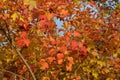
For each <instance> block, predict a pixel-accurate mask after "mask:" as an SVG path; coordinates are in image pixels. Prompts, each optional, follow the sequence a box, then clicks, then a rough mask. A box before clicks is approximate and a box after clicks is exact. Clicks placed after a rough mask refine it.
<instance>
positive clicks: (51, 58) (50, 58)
mask: <svg viewBox="0 0 120 80" xmlns="http://www.w3.org/2000/svg"><path fill="white" fill-rule="evenodd" d="M47 60H48V62H49V63H50V64H51V63H52V62H53V61H54V60H55V57H48V58H47Z"/></svg>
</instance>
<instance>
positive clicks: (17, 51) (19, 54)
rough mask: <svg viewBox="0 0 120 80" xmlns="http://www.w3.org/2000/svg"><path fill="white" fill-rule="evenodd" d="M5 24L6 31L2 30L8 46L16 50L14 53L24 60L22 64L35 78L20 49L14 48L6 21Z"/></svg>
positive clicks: (34, 79)
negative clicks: (8, 43)
mask: <svg viewBox="0 0 120 80" xmlns="http://www.w3.org/2000/svg"><path fill="white" fill-rule="evenodd" d="M5 25H6V28H7V31H8V33H7V32H6V31H5V30H4V29H3V30H4V34H5V36H6V37H7V39H8V41H9V42H10V46H11V47H12V48H13V49H14V50H15V51H16V53H17V54H18V56H19V57H20V58H21V59H22V61H23V62H24V64H25V65H26V67H27V68H28V70H29V72H30V74H31V76H32V78H33V80H36V78H35V75H34V73H33V72H32V70H31V68H30V66H29V65H28V63H27V61H26V60H25V59H24V57H23V56H22V54H21V53H20V51H19V50H18V49H17V48H16V46H15V44H14V43H13V40H12V38H11V36H10V34H9V29H8V25H7V22H6V21H5Z"/></svg>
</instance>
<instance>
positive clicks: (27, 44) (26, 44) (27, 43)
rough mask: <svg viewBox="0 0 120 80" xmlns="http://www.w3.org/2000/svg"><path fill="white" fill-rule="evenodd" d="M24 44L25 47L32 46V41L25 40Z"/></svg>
mask: <svg viewBox="0 0 120 80" xmlns="http://www.w3.org/2000/svg"><path fill="white" fill-rule="evenodd" d="M23 43H24V44H25V46H27V47H28V46H29V44H30V40H29V39H23Z"/></svg>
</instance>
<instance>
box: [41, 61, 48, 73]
mask: <svg viewBox="0 0 120 80" xmlns="http://www.w3.org/2000/svg"><path fill="white" fill-rule="evenodd" d="M39 64H40V65H41V66H42V70H43V71H44V70H46V69H48V68H49V65H48V63H47V62H46V61H45V59H41V60H40V62H39Z"/></svg>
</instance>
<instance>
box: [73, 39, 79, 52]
mask: <svg viewBox="0 0 120 80" xmlns="http://www.w3.org/2000/svg"><path fill="white" fill-rule="evenodd" d="M71 47H72V50H75V49H77V48H78V47H79V46H78V43H77V42H76V41H72V44H71Z"/></svg>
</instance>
